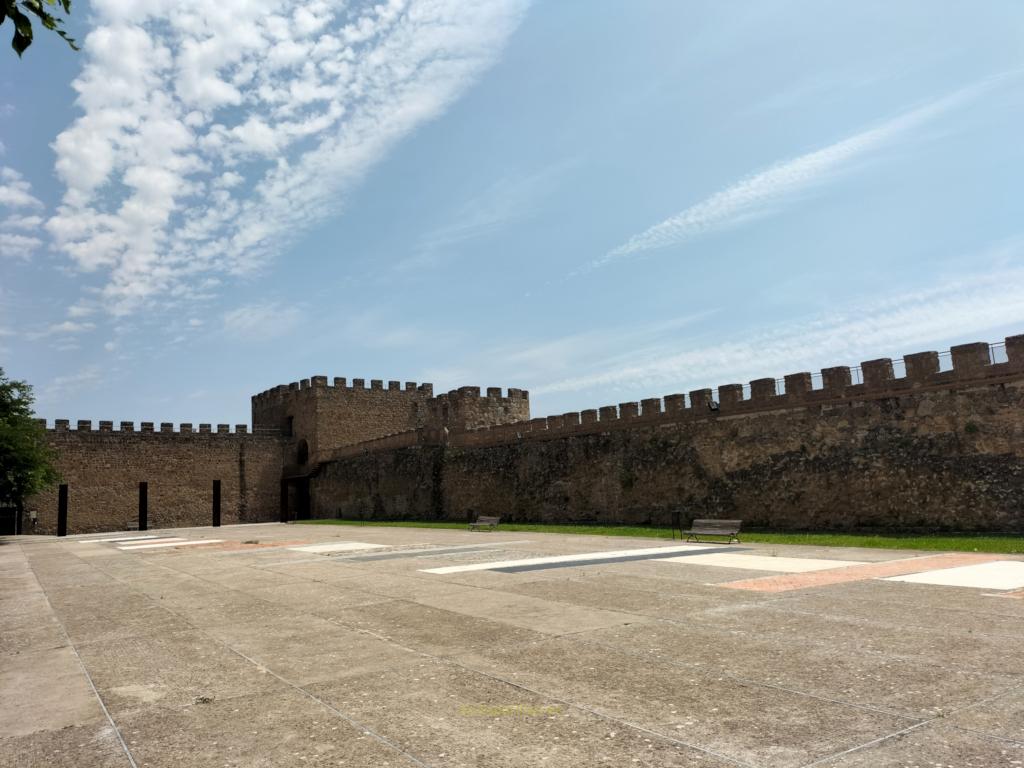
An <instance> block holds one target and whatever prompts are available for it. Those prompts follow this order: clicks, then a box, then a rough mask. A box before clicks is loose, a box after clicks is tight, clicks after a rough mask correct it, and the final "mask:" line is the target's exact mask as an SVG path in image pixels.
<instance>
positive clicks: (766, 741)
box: [463, 638, 916, 768]
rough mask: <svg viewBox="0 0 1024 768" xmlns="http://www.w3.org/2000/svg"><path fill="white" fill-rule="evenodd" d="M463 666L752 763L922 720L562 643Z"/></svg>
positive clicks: (502, 652)
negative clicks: (812, 702)
mask: <svg viewBox="0 0 1024 768" xmlns="http://www.w3.org/2000/svg"><path fill="white" fill-rule="evenodd" d="M463 662H464V663H465V664H466V665H467V666H469V667H471V668H473V669H480V670H482V671H486V672H488V673H490V674H496V675H499V676H501V677H503V678H507V679H511V680H514V681H515V682H516V683H517V684H520V685H525V686H527V687H528V688H530V689H532V690H534V691H539V692H542V693H544V692H551V693H554V692H555V691H557V692H559V693H558V695H559V696H560V697H561V698H564V699H566V700H569V701H586V702H588V704H589V705H590V706H591V707H592V708H594V709H595V710H596V711H598V712H602V713H606V714H610V715H614V716H615V717H618V718H621V719H623V720H626V721H629V722H633V723H636V724H638V725H642V726H643V727H646V728H649V729H651V730H653V731H655V732H658V733H661V734H664V735H672V734H673V733H685V734H686V739H687V740H688V741H689V742H691V743H693V744H696V745H698V746H700V747H703V748H706V749H709V750H712V751H714V752H715V753H717V754H722V755H726V756H728V757H730V758H732V759H735V760H738V761H741V762H743V763H746V764H749V765H772V766H777V767H778V768H785V767H787V766H800V765H803V764H804V763H805V762H808V760H809V759H817V758H818V757H822V756H825V755H828V754H832V753H834V752H837V751H839V750H841V749H844V748H848V747H851V746H854V745H856V744H860V743H863V742H865V741H868V740H870V739H872V738H877V737H879V736H882V735H884V734H887V733H891V732H892V731H894V730H898V729H899V728H903V727H906V726H907V725H908V724H911V723H913V722H916V721H908V720H907V719H906V718H902V717H897V716H893V715H889V714H884V713H880V712H872V711H868V710H864V709H858V708H855V707H850V706H846V705H843V704H838V703H833V702H828V701H824V700H820V699H818V700H816V701H815V706H813V707H808V706H807V703H808V702H807V700H806V699H805V698H804V697H801V696H800V695H798V694H794V693H791V692H788V691H781V690H774V689H769V688H763V687H755V686H749V685H744V684H742V683H739V682H736V681H734V680H730V679H728V678H718V679H716V678H710V677H708V676H706V675H704V674H702V673H701V672H700V671H699V670H696V669H695V670H686V669H679V668H674V667H666V666H660V667H659V666H653V665H649V664H639V665H638V664H637V663H636V660H635V658H634V657H632V656H630V655H628V654H623V653H620V652H617V651H614V650H610V649H605V648H595V647H593V646H585V645H583V644H579V643H576V642H573V641H572V640H571V639H566V638H555V639H549V640H545V641H540V642H537V643H530V644H525V645H519V646H514V647H511V648H504V649H498V648H491V649H483V650H480V651H477V652H476V653H475V654H474V655H473V656H471V657H466V658H465V659H463ZM741 722H742V723H743V727H742V728H737V725H738V724H739V723H741Z"/></svg>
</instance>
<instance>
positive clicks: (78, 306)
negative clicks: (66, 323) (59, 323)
mask: <svg viewBox="0 0 1024 768" xmlns="http://www.w3.org/2000/svg"><path fill="white" fill-rule="evenodd" d="M94 314H96V306H95V305H94V304H92V303H90V302H87V301H82V300H80V301H77V302H75V303H74V304H72V305H71V306H70V307H68V317H89V316H90V315H94Z"/></svg>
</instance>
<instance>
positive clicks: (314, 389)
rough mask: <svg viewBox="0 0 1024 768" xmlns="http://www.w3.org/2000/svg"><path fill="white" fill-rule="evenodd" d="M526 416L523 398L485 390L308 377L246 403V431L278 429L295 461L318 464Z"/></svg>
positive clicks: (525, 394)
mask: <svg viewBox="0 0 1024 768" xmlns="http://www.w3.org/2000/svg"><path fill="white" fill-rule="evenodd" d="M529 417H530V402H529V393H528V392H526V391H525V390H522V389H514V388H510V389H508V390H507V391H506V393H504V394H503V392H502V389H501V388H500V387H488V388H487V390H486V394H484V395H481V392H480V387H460V388H459V389H454V390H452V391H451V392H448V393H446V394H442V395H439V396H437V397H435V396H434V385H433V384H430V383H423V384H417V383H416V382H414V381H407V382H404V384H403V382H401V381H395V380H391V381H386V382H385V380H384V379H369V380H367V379H361V378H355V379H351V380H350V379H348V378H344V377H335V378H333V379H329V378H328V377H327V376H310V377H309V378H308V379H301V380H300V381H295V382H292V383H291V384H282V385H279V386H276V387H272V388H270V389H268V390H265V391H263V392H260V393H259V394H257V395H254V396H253V398H252V423H253V428H254V429H279V430H281V432H282V433H283V434H284V435H285V436H286V437H288V438H290V439H291V440H292V441H293V443H294V444H295V454H296V458H298V457H299V456H303V457H305V456H309V457H312V458H314V459H315V458H322V457H325V456H327V455H329V454H330V453H331V452H332V451H334V450H336V449H338V448H343V447H345V446H347V445H354V444H356V443H363V442H367V441H370V440H377V439H379V438H382V437H385V436H387V435H393V434H398V433H401V432H407V431H411V430H416V429H420V428H423V427H430V428H434V429H439V430H440V429H443V428H445V427H447V428H448V429H449V430H450V431H461V430H465V429H479V428H482V427H489V426H494V425H498V424H509V423H511V422H515V421H521V420H522V419H528V418H529ZM301 443H304V444H305V446H304V447H303V446H302V445H301ZM307 461H308V459H307ZM297 463H299V464H303V463H305V462H303V461H298V462H297Z"/></svg>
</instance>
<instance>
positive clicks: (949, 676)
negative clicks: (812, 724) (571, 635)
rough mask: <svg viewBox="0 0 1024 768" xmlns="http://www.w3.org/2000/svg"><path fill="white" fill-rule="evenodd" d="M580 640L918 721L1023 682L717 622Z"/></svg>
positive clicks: (641, 627)
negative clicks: (781, 638) (724, 627)
mask: <svg viewBox="0 0 1024 768" xmlns="http://www.w3.org/2000/svg"><path fill="white" fill-rule="evenodd" d="M579 642H580V643H581V644H584V645H586V644H591V643H593V644H597V645H603V646H612V647H614V648H617V649H619V650H620V651H622V652H624V653H630V654H633V655H635V656H638V657H639V658H644V657H646V658H647V659H649V661H648V662H647V663H648V664H651V665H654V666H658V667H660V666H664V665H666V664H669V665H673V666H680V667H683V668H689V669H692V670H695V671H699V672H702V673H704V674H707V675H716V674H717V675H727V676H730V677H733V678H736V679H738V680H742V681H746V682H750V683H752V684H760V685H765V686H775V687H780V688H785V689H787V690H790V691H797V692H801V693H804V694H807V695H808V696H815V697H821V698H826V699H831V700H835V701H840V702H843V703H846V704H852V705H856V706H862V707H870V708H874V709H880V710H885V711H887V712H891V713H893V714H899V715H905V716H907V717H912V718H930V717H935V716H938V715H941V714H946V713H949V712H952V711H954V710H956V709H957V708H959V707H963V706H967V705H969V704H972V703H974V702H976V701H979V700H983V699H986V698H988V697H990V696H992V695H994V694H997V693H1000V692H1002V691H1005V690H1006V689H1007V688H1009V687H1012V686H1014V685H1016V684H1017V683H1018V680H1017V679H1016V678H1014V677H1011V676H1004V675H990V674H981V673H978V672H975V671H969V670H965V669H960V668H957V667H955V666H953V667H946V666H939V665H936V664H935V663H934V662H933V661H931V660H920V659H903V658H899V657H891V656H880V655H878V654H867V653H856V652H847V651H845V650H842V649H834V648H832V647H830V646H825V647H819V646H814V645H809V644H806V643H801V642H793V643H786V644H782V643H779V642H777V641H775V640H774V639H769V638H764V637H762V636H760V635H759V633H758V632H757V628H756V626H755V627H751V629H750V631H747V632H730V633H723V632H721V631H720V630H719V629H718V628H716V627H713V626H707V625H703V626H694V625H693V624H692V623H689V624H688V623H670V622H655V623H648V624H637V625H632V626H629V627H613V628H610V629H607V630H600V631H597V632H591V633H588V634H587V635H586V636H584V637H581V638H579Z"/></svg>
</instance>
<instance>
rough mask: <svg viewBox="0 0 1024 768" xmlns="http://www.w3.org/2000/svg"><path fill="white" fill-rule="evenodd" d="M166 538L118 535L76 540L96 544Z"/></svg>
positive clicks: (81, 542)
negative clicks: (116, 536)
mask: <svg viewBox="0 0 1024 768" xmlns="http://www.w3.org/2000/svg"><path fill="white" fill-rule="evenodd" d="M161 538H166V537H164V536H119V537H118V538H116V539H86V540H84V541H80V542H78V543H79V544H96V543H98V542H106V541H142V540H143V539H161Z"/></svg>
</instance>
